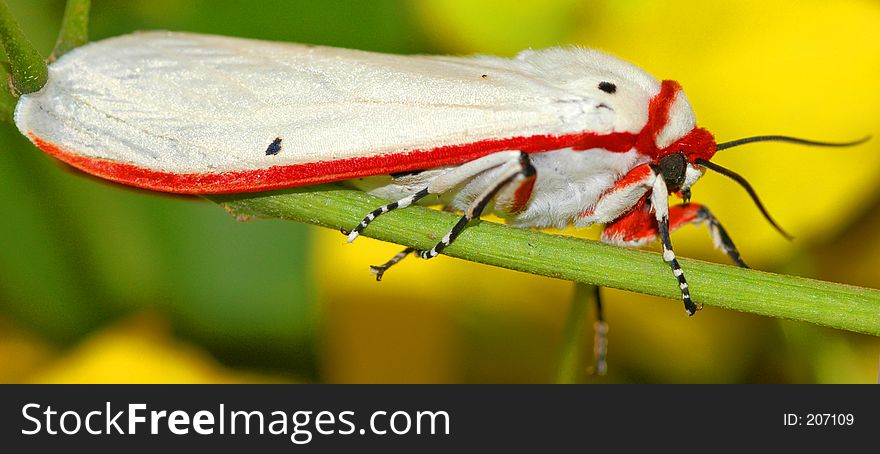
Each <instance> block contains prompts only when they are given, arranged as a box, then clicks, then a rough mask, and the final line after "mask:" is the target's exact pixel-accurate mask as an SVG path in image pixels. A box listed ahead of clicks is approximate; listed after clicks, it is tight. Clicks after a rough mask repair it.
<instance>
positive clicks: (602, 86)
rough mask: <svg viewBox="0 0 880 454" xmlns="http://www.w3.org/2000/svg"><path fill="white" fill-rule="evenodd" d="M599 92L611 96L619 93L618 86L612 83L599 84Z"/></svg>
mask: <svg viewBox="0 0 880 454" xmlns="http://www.w3.org/2000/svg"><path fill="white" fill-rule="evenodd" d="M599 90H602V91H604V92H605V93H608V94H609V95H613V94H614V92H615V91H617V85H614V84H612V83H611V82H599Z"/></svg>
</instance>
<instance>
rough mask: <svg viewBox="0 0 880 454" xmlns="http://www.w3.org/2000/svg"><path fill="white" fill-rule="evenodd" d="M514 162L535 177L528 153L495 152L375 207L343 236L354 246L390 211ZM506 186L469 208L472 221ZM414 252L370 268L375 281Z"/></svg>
mask: <svg viewBox="0 0 880 454" xmlns="http://www.w3.org/2000/svg"><path fill="white" fill-rule="evenodd" d="M521 162H525V166H524V167H523V164H519V163H521ZM511 163H513V164H518V165H517V166H515V167H516V168H517V170H518V172H515V173H516V174H519V173H521V172H523V171H522V170H519V169H520V168H527V169H529V172H531V174H534V168H533V167H532V166H531V164H530V163H529V161H528V155H527V154H525V153H523V152H520V151H502V152H498V153H493V154H490V155H488V156H484V157H482V158H480V159H475V160H473V161H470V162H467V163H465V164H462V165H460V166H457V167H454V168H452V169H449V170H448V171H447V172H445V173H443V174H441V175H440V176H438V177H437V178H434V179H433V180H432V181H431V182H430V183H429V184H428V187H426V188H424V189H422V190H420V191H418V192H416V193H414V194H411V195H409V196H406V197H404V198H402V199H400V200H398V201H396V202H392V203H389V204H386V205H382V206H381V207H379V208H376V209H375V210H373V211H371V212H370V213H368V214H367V215H366V216H365V217H364V218H363V220H361V222H360V223H359V224H358V225H357V226H355V227H354V228H353V229H351V230H346V229H341V230H340V231H341V232H342V233H343V234H344V235H346V236H348V242H349V243H351V242H352V241H354V240H355V239H357V237H358V236H360V234H361V232H362V231H363V230H364V229H365V228H367V226H368V225H370V223H371V222H373V221H374V220H375V219H376V218H377V217H379V216H381V215H383V214H385V213H387V212H389V211H392V210H395V209H398V208H405V207H408V206H410V205H412V204H414V203H416V202H418V201H419V200H421V199H422V198H424V197H426V196H428V195H430V194H443V193H444V192H447V191H449V190H451V189H453V188H455V187H456V186H458V185H459V184H461V183H463V182H465V181H467V180H469V179H471V178H473V177H474V176H476V175H478V174H480V173H482V172H485V171H487V170H490V169H493V168H496V167H499V166H504V169H507V168H508V167H511ZM507 173H508V172H506V171H505V170H502V171H501V174H502V175H506V174H507ZM511 179H516V175H514V178H506V180H511ZM503 186H504V184H501V185H500V186H498V185H496V184H495V183H494V182H493V184H492V187H491V188H489V189H490V191H488V192H490V193H491V194H490V195H489V198H488V199H487V200H486V201H485V202H484V203H482V205H480V206H478V207H477V208H479V209H474V206H473V205H472V206H471V207H468V210H467V213H469V215H470V217H471V218H473V217H474V214H476V215H477V216H479V213H480V212H482V210H483V209H484V208H485V205H486V203H488V201H489V200H490V199H491V197H492V196H494V195H495V194H496V193H497V192H498V190H500V189H501V187H503ZM481 199H483V196H482V195H481V196H480V197H478V201H479V200H481ZM475 205H479V204H476V203H475ZM467 216H468V214H466V216H465V217H467ZM462 219H464V218H462ZM459 224H462V222H461V221H459ZM465 225H467V222H464V223H463V224H462V225H461V227H460V228H459V229H458V232H457V233H455V234H454V235H450V234H447V235H446V236H445V237H444V240H448V241H445V245H444V246H442V247H440V248H439V249H438V248H437V247H436V246H435V248H433V249H431V251H435V250H436V253H435V254H433V255H430V256H429V257H426V258H431V257H434V256H436V255H437V254H439V252H440V250H442V249H443V248H444V247H446V246H448V245H449V243H451V242H452V240H454V239H455V236H458V233H460V230H461V229H463V228H464V226H465ZM456 227H458V224H457V225H456ZM453 230H456V229H455V228H453ZM450 233H451V232H450ZM414 251H415V249H414V248H406V249H404V250H403V251H401V252H400V253H398V254H397V255H395V256H394V257H393V258H392V259H391V260H389V261H387V262H385V263H384V264H382V265H374V266H371V267H370V268H371V270H372V272H373V274H375V275H376V280H382V276H383V274H384V273H385V271H387V270H388V268H390V267H391V266H393V265H395V264H396V263H398V262H400V261H401V260H403V259H404V258H406V256H407V255H409V254H410V253H412V252H414ZM428 252H430V251H428ZM421 254H422V253H420V254H419V255H421Z"/></svg>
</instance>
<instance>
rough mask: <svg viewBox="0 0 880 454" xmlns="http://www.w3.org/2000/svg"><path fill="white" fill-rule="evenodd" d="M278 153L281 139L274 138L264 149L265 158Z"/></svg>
mask: <svg viewBox="0 0 880 454" xmlns="http://www.w3.org/2000/svg"><path fill="white" fill-rule="evenodd" d="M279 151H281V137H276V138H275V140H273V141H272V143H270V144H269V147H268V148H266V156H269V155H274V154H278V152H279Z"/></svg>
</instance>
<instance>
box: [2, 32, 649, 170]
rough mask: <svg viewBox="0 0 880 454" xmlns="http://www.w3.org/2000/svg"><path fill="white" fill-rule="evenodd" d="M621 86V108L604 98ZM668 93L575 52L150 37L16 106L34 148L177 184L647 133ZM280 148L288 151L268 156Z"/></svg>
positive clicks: (91, 61)
mask: <svg viewBox="0 0 880 454" xmlns="http://www.w3.org/2000/svg"><path fill="white" fill-rule="evenodd" d="M600 81H609V82H612V83H614V84H615V85H616V87H617V91H616V92H615V93H613V94H609V93H605V92H603V91H601V90H599V89H598V88H597V85H598V83H599V82H600ZM658 91H659V83H658V82H657V81H656V80H655V79H654V78H653V77H651V76H650V75H648V74H647V73H645V72H644V71H642V70H640V69H638V68H637V67H635V66H633V65H630V64H628V63H625V62H623V61H621V60H619V59H617V58H615V57H612V56H609V55H607V54H603V53H601V52H597V51H592V50H587V49H580V48H554V49H547V50H543V51H527V52H523V53H522V54H520V55H519V56H518V57H517V58H515V59H504V58H498V57H488V56H477V57H437V56H400V55H387V54H378V53H371V52H363V51H356V50H346V49H336V48H329V47H318V46H306V45H297V44H288V43H273V42H264V41H255V40H246V39H238V38H227V37H217V36H208V35H198V34H190V33H171V32H146V33H136V34H131V35H125V36H121V37H117V38H111V39H107V40H104V41H98V42H95V43H91V44H88V45H86V46H83V47H81V48H78V49H75V50H73V51H71V52H70V53H68V54H67V55H65V56H63V57H61V58H60V59H59V60H58V61H56V62H54V63H53V64H51V65H50V66H49V82H48V84H47V85H46V86H45V87H44V88H43V89H42V90H41V91H39V92H37V93H33V94H29V95H24V96H22V97H21V99H20V101H19V103H18V105H17V107H16V112H15V121H16V124H17V125H18V127H19V129H20V130H21V131H22V132H23V133H24V134H26V135H33V136H36V137H38V138H39V139H41V140H43V141H45V142H49V143H52V144H55V145H57V146H60V147H61V148H63V149H65V150H67V151H69V152H72V153H74V154H77V155H82V156H86V157H89V158H99V159H107V160H111V161H116V162H121V163H128V164H133V165H135V166H137V167H141V168H145V169H150V170H155V171H160V172H167V173H173V174H179V173H216V172H224V171H238V170H255V169H264V168H268V167H271V166H279V165H280V166H285V165H295V164H302V163H313V162H326V161H335V160H340V159H345V158H351V157H367V156H376V155H386V154H395V153H406V152H408V151H412V150H430V149H435V148H438V147H443V146H450V145H463V144H468V143H474V142H479V141H482V140H492V139H505V138H510V137H528V136H533V135H562V134H567V133H578V132H585V131H589V132H595V133H599V134H604V133H611V132H633V133H635V132H638V131H639V130H640V129H641V128H642V126H644V124H645V122H646V121H647V105H648V102H649V100H650V99H651V97H652V96H653V95H655V94H656V93H657V92H658ZM275 138H281V139H282V142H281V151H280V152H279V153H278V154H276V155H267V154H266V149H267V147H268V146H269V144H270V143H272V141H273V140H274V139H275Z"/></svg>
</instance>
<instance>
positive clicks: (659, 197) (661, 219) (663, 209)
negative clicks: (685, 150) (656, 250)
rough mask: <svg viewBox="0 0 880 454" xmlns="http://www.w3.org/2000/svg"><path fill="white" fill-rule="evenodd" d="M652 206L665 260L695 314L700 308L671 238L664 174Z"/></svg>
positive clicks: (688, 309) (656, 186)
mask: <svg viewBox="0 0 880 454" xmlns="http://www.w3.org/2000/svg"><path fill="white" fill-rule="evenodd" d="M651 207H652V208H653V209H654V217H655V218H656V219H657V236H659V237H660V243H661V244H662V245H663V260H664V261H666V263H668V264H669V266H670V267H671V268H672V274H673V275H675V278H676V279H678V288H679V289H681V300H682V301H683V302H684V310H685V312H687V314H688V315H694V314H695V313H696V312H697V310H699V309H700V308H698V307H697V305H696V304H694V302H693V301H692V300H691V292H690V290H689V289H688V283H687V279H685V277H684V271H682V269H681V265H679V264H678V260H676V259H675V252H674V251H673V250H672V240H670V239H669V191H668V190H667V189H666V181H665V180H664V179H663V175H662V174H660V173H658V174H657V178H655V179H654V186H653V189H652V191H651Z"/></svg>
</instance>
